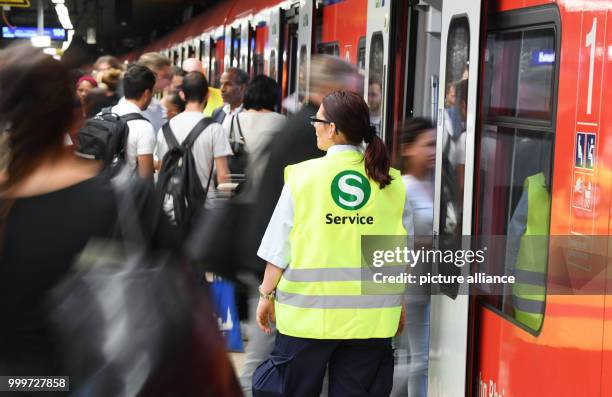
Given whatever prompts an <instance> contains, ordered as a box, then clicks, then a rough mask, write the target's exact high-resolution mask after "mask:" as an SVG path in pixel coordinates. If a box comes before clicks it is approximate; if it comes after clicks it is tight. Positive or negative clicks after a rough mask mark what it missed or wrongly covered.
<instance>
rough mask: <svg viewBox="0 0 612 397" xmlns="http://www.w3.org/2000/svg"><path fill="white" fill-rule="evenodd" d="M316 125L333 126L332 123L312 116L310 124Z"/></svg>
mask: <svg viewBox="0 0 612 397" xmlns="http://www.w3.org/2000/svg"><path fill="white" fill-rule="evenodd" d="M315 123H323V124H331V123H332V122H331V121H327V120H323V119H318V118H316V117H315V116H310V124H312V125H315Z"/></svg>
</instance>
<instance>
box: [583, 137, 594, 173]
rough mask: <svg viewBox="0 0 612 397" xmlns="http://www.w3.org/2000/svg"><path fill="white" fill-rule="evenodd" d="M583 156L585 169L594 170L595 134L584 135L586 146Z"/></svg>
mask: <svg viewBox="0 0 612 397" xmlns="http://www.w3.org/2000/svg"><path fill="white" fill-rule="evenodd" d="M584 154H585V156H584V157H585V167H584V168H589V169H593V168H595V156H596V150H595V134H586V146H585V150H584Z"/></svg>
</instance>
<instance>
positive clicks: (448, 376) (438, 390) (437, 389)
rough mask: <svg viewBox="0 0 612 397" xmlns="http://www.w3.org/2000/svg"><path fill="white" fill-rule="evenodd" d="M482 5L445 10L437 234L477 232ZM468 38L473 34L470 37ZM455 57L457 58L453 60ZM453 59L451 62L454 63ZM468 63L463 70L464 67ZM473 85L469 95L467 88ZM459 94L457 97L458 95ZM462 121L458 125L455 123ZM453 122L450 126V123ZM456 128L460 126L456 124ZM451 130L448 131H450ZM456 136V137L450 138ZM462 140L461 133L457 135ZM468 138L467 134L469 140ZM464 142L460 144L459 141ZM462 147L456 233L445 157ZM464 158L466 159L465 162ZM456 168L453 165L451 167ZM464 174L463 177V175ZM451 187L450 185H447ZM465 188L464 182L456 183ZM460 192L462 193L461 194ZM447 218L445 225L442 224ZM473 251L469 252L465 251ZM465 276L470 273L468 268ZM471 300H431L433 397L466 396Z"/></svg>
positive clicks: (452, 5) (458, 4)
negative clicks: (453, 107)
mask: <svg viewBox="0 0 612 397" xmlns="http://www.w3.org/2000/svg"><path fill="white" fill-rule="evenodd" d="M480 14H481V0H462V1H445V2H444V4H443V6H442V42H441V59H440V61H441V62H440V84H439V88H440V90H439V98H440V100H439V102H438V103H439V105H438V139H437V142H438V143H439V144H438V145H437V148H436V150H437V151H436V192H435V204H434V208H435V214H434V234H436V235H449V233H454V234H456V235H470V234H471V231H472V230H471V229H472V199H473V197H472V192H473V185H474V178H473V177H474V158H475V154H474V150H475V145H474V143H475V132H476V117H477V88H478V84H477V83H478V82H477V79H478V65H479V38H480V37H479V36H480ZM466 33H467V34H466ZM450 56H452V58H450ZM449 58H450V59H449ZM462 63H463V64H462ZM466 79H467V90H465V82H464V83H461V81H462V80H466ZM451 83H454V84H453V86H455V87H456V88H455V90H459V89H462V90H463V91H467V104H466V106H465V114H464V115H463V114H462V112H459V113H461V114H462V115H460V116H457V117H459V120H458V121H453V120H452V117H451V116H450V112H449V111H447V109H445V108H444V104H445V101H444V98H445V97H446V88H447V85H448V84H451ZM455 92H456V93H458V92H457V91H455ZM459 100H460V99H459V98H457V101H459ZM455 120H457V119H455ZM446 121H448V122H446ZM453 123H454V124H453ZM449 124H450V125H455V126H458V127H461V126H462V125H464V126H465V130H464V131H465V132H462V133H460V134H458V135H454V138H449V137H450V136H453V132H452V128H448V125H449ZM445 126H446V127H445ZM458 127H456V128H455V129H457V128H458ZM449 130H451V133H449ZM454 133H455V134H456V131H455V132H454ZM463 133H464V134H465V135H464V136H461V135H463ZM458 137H459V138H458ZM451 140H453V141H452V142H456V143H455V145H456V148H455V150H459V151H463V154H464V156H463V157H464V161H463V163H464V164H460V163H459V162H457V161H456V162H455V164H453V166H454V167H453V170H457V169H459V170H460V169H461V168H460V166H461V165H463V168H464V171H463V186H461V190H463V200H462V201H463V202H462V203H457V204H458V205H457V209H458V210H457V211H460V212H459V213H458V214H456V216H455V219H456V220H460V222H457V224H456V226H455V230H454V232H449V231H448V230H449V228H451V227H450V226H449V224H452V222H449V219H450V217H449V215H448V212H450V211H449V210H447V208H448V207H447V202H443V201H444V200H443V198H442V180H443V178H442V174H443V156H447V157H450V156H449V155H448V151H446V150H445V147H446V144H445V143H446V142H447V141H448V142H451ZM460 157H461V156H460ZM451 163H452V161H451ZM459 172H460V171H459ZM445 183H447V184H448V182H445ZM455 185H456V186H459V182H457V183H455ZM459 191H460V190H459ZM442 217H444V219H441V218H442ZM463 248H467V247H463ZM461 271H462V272H464V273H467V272H469V269H467V266H465V267H464V268H463V269H462V270H461ZM469 306H470V297H469V296H467V295H465V294H463V295H458V296H456V297H454V299H453V298H451V297H449V296H446V295H433V296H432V299H431V318H430V330H431V331H430V350H429V375H428V376H429V384H428V388H429V394H428V395H429V396H457V395H461V394H464V392H465V391H466V390H467V389H466V374H467V365H468V332H469V329H468V328H469Z"/></svg>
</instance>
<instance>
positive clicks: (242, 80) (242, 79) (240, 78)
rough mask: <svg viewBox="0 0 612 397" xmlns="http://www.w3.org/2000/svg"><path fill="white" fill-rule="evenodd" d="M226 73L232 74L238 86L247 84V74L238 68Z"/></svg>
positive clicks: (229, 69) (228, 70) (230, 69)
mask: <svg viewBox="0 0 612 397" xmlns="http://www.w3.org/2000/svg"><path fill="white" fill-rule="evenodd" d="M225 72H226V73H233V74H234V77H235V79H236V82H237V83H238V84H240V85H247V84H249V74H248V73H247V72H245V71H244V70H242V69H238V68H228V69H227V70H226V71H225Z"/></svg>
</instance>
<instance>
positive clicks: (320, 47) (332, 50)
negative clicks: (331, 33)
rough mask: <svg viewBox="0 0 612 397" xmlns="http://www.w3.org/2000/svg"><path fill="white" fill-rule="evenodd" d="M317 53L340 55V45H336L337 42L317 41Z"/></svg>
mask: <svg viewBox="0 0 612 397" xmlns="http://www.w3.org/2000/svg"><path fill="white" fill-rule="evenodd" d="M317 53H319V54H327V55H333V56H339V55H340V46H339V45H338V42H333V43H319V44H317Z"/></svg>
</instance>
